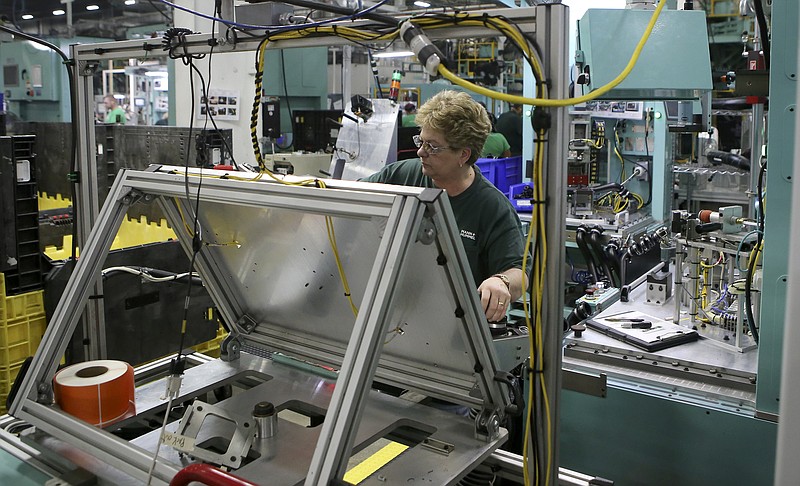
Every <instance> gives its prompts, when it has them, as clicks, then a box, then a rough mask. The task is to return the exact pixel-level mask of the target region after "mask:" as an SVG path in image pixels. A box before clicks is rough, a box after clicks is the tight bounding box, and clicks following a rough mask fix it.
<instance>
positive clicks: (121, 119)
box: [103, 94, 126, 125]
mask: <svg viewBox="0 0 800 486" xmlns="http://www.w3.org/2000/svg"><path fill="white" fill-rule="evenodd" d="M103 104H105V105H106V116H105V118H104V119H103V121H104V122H105V123H118V124H120V125H124V124H125V122H126V114H125V110H123V109H122V107H120V106H119V105H117V100H116V98H114V96H113V95H110V94H107V95H105V97H103Z"/></svg>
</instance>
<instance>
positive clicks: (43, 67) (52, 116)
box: [0, 37, 102, 122]
mask: <svg viewBox="0 0 800 486" xmlns="http://www.w3.org/2000/svg"><path fill="white" fill-rule="evenodd" d="M46 40H48V42H50V43H52V44H54V45H56V46H57V47H58V48H59V49H61V51H62V52H64V53H67V55H69V46H70V45H71V44H88V43H95V42H99V41H100V40H102V39H96V38H91V37H75V38H71V39H46ZM0 65H2V68H3V71H2V73H3V74H2V81H1V83H2V84H1V86H2V90H3V92H4V93H5V95H6V96H5V101H6V104H7V108H8V111H9V112H10V113H11V114H12V115H16V117H18V118H19V119H21V120H23V121H32V122H69V121H71V115H70V102H69V99H70V92H69V82H68V81H67V71H66V69H64V66H63V64H62V59H61V56H59V55H58V54H57V53H55V52H53V51H51V50H50V49H47V48H46V47H44V46H42V45H39V44H35V43H33V42H30V41H27V40H14V41H9V42H0Z"/></svg>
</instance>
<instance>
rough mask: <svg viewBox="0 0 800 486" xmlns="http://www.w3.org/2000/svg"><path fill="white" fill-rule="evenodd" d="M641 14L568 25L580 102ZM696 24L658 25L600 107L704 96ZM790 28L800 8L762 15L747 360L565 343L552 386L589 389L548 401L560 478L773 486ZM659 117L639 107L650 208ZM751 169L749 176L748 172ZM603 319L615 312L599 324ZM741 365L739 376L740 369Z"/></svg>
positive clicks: (664, 127)
mask: <svg viewBox="0 0 800 486" xmlns="http://www.w3.org/2000/svg"><path fill="white" fill-rule="evenodd" d="M650 15H652V12H650V11H632V10H619V11H602V10H601V11H592V10H590V11H589V12H587V14H586V15H585V16H584V18H583V19H582V20H581V22H580V25H579V35H580V40H579V46H580V47H579V49H581V50H582V52H579V53H578V57H577V59H576V60H577V62H578V65H579V68H580V70H581V72H587V71H588V73H589V77H588V78H589V79H588V80H583V79H582V81H588V84H584V85H582V86H581V89H582V90H583V92H584V93H588V92H589V91H591V90H592V89H596V88H597V87H599V86H602V85H603V84H605V83H607V82H608V81H610V80H611V79H613V78H614V77H616V75H617V74H619V72H621V70H622V69H623V68H624V65H625V64H626V63H627V60H628V59H629V55H630V53H631V51H632V50H633V47H634V46H635V44H636V42H637V41H638V40H639V38H640V36H641V32H642V31H643V30H644V26H645V24H646V23H647V21H648V20H649V18H650ZM703 16H704V13H703V12H699V11H698V12H681V11H664V12H662V18H661V19H660V20H659V22H658V23H657V25H656V29H655V30H654V32H653V36H652V37H651V39H650V40H649V41H648V43H647V45H646V46H645V48H644V50H643V52H642V56H641V58H640V60H639V63H638V64H637V65H636V67H635V68H634V70H633V72H632V73H631V76H630V77H629V78H628V79H627V80H626V81H625V82H623V83H622V84H621V85H620V86H619V87H618V88H616V89H614V90H612V91H611V92H610V93H608V94H607V95H605V96H603V98H604V99H606V100H620V99H628V100H631V99H632V100H635V99H649V100H657V99H661V100H682V99H693V100H695V99H697V98H698V97H699V95H701V94H702V91H703V90H706V89H709V88H710V87H711V79H710V76H711V74H710V73H711V70H710V67H709V62H708V51H707V50H706V46H707V45H708V43H707V39H706V32H707V31H706V24H705V21H704V17H703ZM799 18H800V6H798V3H797V2H795V1H794V0H775V1H774V2H773V3H772V12H771V19H772V22H771V29H770V37H771V39H772V49H771V57H772V60H773V63H772V76H770V123H769V132H768V136H767V139H768V140H769V144H770V145H769V150H768V156H769V170H768V171H767V176H766V188H767V194H768V196H767V197H768V198H769V199H768V200H769V201H770V203H769V205H768V206H767V218H766V228H765V236H764V241H765V243H764V245H765V246H764V257H763V274H762V284H761V285H762V287H761V295H762V303H761V312H760V319H758V321H759V322H760V335H761V338H760V342H759V347H758V351H752V352H751V354H750V355H749V356H748V354H747V353H738V356H737V355H736V354H734V353H730V354H728V355H725V354H724V353H720V356H725V359H728V358H730V360H729V363H726V364H725V365H724V366H723V365H720V363H721V361H717V362H716V364H715V365H713V366H710V365H709V364H710V363H715V362H714V361H713V360H708V361H706V358H705V357H702V358H701V357H700V356H698V355H691V354H689V352H686V353H685V354H683V351H681V350H680V348H676V349H675V350H674V351H673V352H668V351H664V352H662V353H647V352H642V351H639V350H626V351H623V352H621V353H617V354H615V348H616V343H613V342H610V343H608V342H600V341H599V340H598V341H597V342H595V343H590V342H589V340H587V339H586V334H584V338H583V340H581V339H575V338H574V337H573V336H572V335H569V336H568V339H567V347H566V349H565V359H564V366H563V368H564V373H575V372H578V373H581V374H583V375H584V377H586V376H589V377H590V382H591V383H593V384H594V385H592V386H587V385H583V386H581V387H574V386H570V387H565V390H564V392H563V393H562V395H561V399H562V401H561V408H560V410H561V420H560V435H559V442H560V457H561V465H562V466H563V467H567V468H573V469H577V470H581V471H584V472H587V473H592V474H597V475H600V476H604V477H608V478H610V479H613V480H615V481H617V482H618V484H647V485H649V486H652V485H672V484H681V485H698V486H700V485H703V486H709V485H711V486H717V485H719V486H722V485H729V484H756V485H771V484H773V478H774V467H775V456H776V433H777V429H778V424H777V418H778V417H777V413H778V407H779V404H780V386H779V385H780V380H781V374H782V373H783V374H786V373H790V374H791V373H792V372H793V371H794V370H791V369H789V370H787V369H784V370H781V358H782V354H783V351H782V346H783V332H784V320H785V317H786V310H785V309H786V301H787V294H786V290H787V281H788V279H789V275H788V273H789V272H788V271H787V255H788V253H789V251H788V245H789V244H790V243H789V241H790V234H789V225H788V224H786V221H791V219H792V209H793V208H792V200H791V191H792V189H791V188H792V184H793V182H794V181H793V180H792V176H793V156H792V154H793V153H794V151H795V142H794V140H795V136H794V133H795V126H796V116H795V111H796V103H797V91H796V90H797V79H798V75H797V73H798V70H797V68H798V62H797V59H798V45H797V42H796V40H797V36H796V32H797V28H798V19H799ZM587 66H588V68H587ZM660 105H661V104H660V103H657V102H656V103H653V104H652V107H653V109H654V115H656V114H659V115H660V116H658V117H656V116H654V117H653V120H652V125H651V128H652V129H653V135H651V136H654V135H655V134H656V133H658V134H659V137H661V140H662V142H661V145H660V146H658V147H655V148H654V150H653V151H652V152H651V153H653V154H659V155H657V156H655V157H654V159H653V160H654V163H655V162H656V160H658V159H663V160H664V161H665V163H664V165H663V166H662V167H654V168H653V175H654V177H659V176H658V175H657V174H660V177H662V178H663V180H664V184H661V183H657V184H655V185H654V202H655V200H656V199H661V197H657V196H656V195H655V194H656V193H657V192H658V191H661V193H662V195H663V196H666V197H665V198H664V200H665V201H668V200H669V199H668V197H669V195H671V194H672V190H673V189H672V187H671V185H670V184H671V183H672V181H673V177H672V167H671V160H673V159H675V158H677V157H678V148H676V144H675V143H673V142H674V141H675V140H674V138H673V137H674V133H672V131H671V130H670V129H669V128H670V124H671V120H670V119H669V115H670V114H669V113H668V112H667V110H664V108H663V107H661V106H660ZM695 108H696V107H695ZM696 111H697V110H696V109H695V112H696ZM632 135H633V136H634V137H636V134H635V133H634V134H632ZM628 136H629V137H630V136H631V135H630V134H629V135H628ZM634 153H635V152H634ZM662 154H663V157H662V156H661V155H662ZM753 167H755V168H756V169H755V170H757V167H758V165H757V164H753ZM796 204H797V203H796V202H795V207H796ZM665 209H669V208H668V207H665ZM653 211H654V215H655V214H656V213H661V211H657V210H656V208H653ZM659 219H661V218H659ZM638 298H639V297H638V296H635V297H634V300H636V299H638ZM673 298H674V297H673ZM639 300H640V302H644V301H643V300H642V299H639ZM670 302H672V301H670ZM645 305H646V304H644V303H643V304H642V306H643V308H644V309H645V310H646V311H647V312H648V313H652V314H656V313H657V312H658V310H657V309H658V306H655V305H647V306H646V307H645ZM616 310H620V308H619V307H615V308H614V309H612V311H610V312H613V311H616ZM666 313H667V314H671V312H666ZM706 342H708V341H706ZM716 347H718V348H719V346H716ZM584 351H585V352H584ZM587 357H588V359H587ZM744 362H746V366H741V363H744ZM740 366H741V368H739V367H740ZM737 369H742V370H745V371H746V373H745V374H744V375H741V376H738V377H736V376H735V373H733V371H734V370H737ZM626 370H628V371H626ZM631 370H633V371H631ZM692 374H694V377H695V378H697V379H698V381H699V382H703V381H705V380H708V379H709V378H710V379H711V380H712V381H713V380H715V379H718V380H719V382H718V385H719V386H720V387H721V388H722V387H725V386H730V384H731V383H732V384H733V385H732V386H731V390H730V391H725V392H723V393H718V394H717V393H711V392H710V388H708V389H706V390H702V391H698V392H695V391H692V390H691V389H690V388H684V384H685V383H690V382H691V381H692V380H693V379H694V378H693V377H692V376H691V375H692ZM728 374H730V375H731V377H732V378H731V377H728V376H727V375H728ZM683 379H685V381H682V380H683ZM737 380H738V381H737ZM726 381H727V384H726ZM593 392H596V393H593ZM783 419H784V417H781V422H783ZM609 444H612V445H613V446H612V447H609ZM731 458H737V459H731ZM776 484H777V483H776ZM782 484H783V483H782Z"/></svg>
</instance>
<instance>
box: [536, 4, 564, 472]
mask: <svg viewBox="0 0 800 486" xmlns="http://www.w3.org/2000/svg"><path fill="white" fill-rule="evenodd" d="M568 33H569V7H567V6H566V5H562V4H550V5H539V6H537V7H536V41H537V43H538V44H539V46H541V47H542V54H543V57H544V59H543V62H544V65H545V66H544V67H543V69H545V76H546V77H547V81H549V82H550V86H551V88H550V90H549V94H550V97H551V98H557V99H564V98H568V97H569V92H568V87H569V79H567V74H568V73H569V59H570V56H569V52H568V51H569V38H568V37H569V35H568ZM550 115H551V116H552V120H551V128H550V130H549V131H548V133H547V140H548V142H547V153H546V154H545V155H546V160H545V168H544V170H545V174H546V175H545V180H544V181H543V184H544V198H545V204H547V206H546V208H547V222H546V229H547V236H548V241H547V254H548V257H547V262H546V275H547V276H546V278H545V285H544V288H545V289H546V290H545V296H544V305H543V315H544V323H545V328H544V329H543V330H542V332H543V346H544V377H543V379H544V382H545V384H546V385H547V391H548V401H549V406H550V414H551V416H550V428H551V430H552V434H551V436H550V437H549V440H550V441H551V442H550V444H549V445H548V446H546V447H550V448H551V450H552V454H551V456H550V457H549V458H548V459H549V460H548V462H549V464H550V469H549V471H547V474H548V475H549V477H550V478H551V479H552V481H553V483H551V484H555V482H556V481H557V478H558V464H559V460H558V425H559V421H560V419H559V407H558V406H557V404H558V403H559V401H560V397H561V345H562V325H563V322H564V318H563V308H564V291H563V289H564V272H563V271H562V265H563V262H564V244H565V234H564V221H565V219H566V211H565V208H566V203H567V201H566V191H564V187H565V186H566V182H567V178H566V173H565V167H566V164H564V161H565V160H567V153H566V152H567V145H568V142H569V139H568V134H569V117H568V112H567V109H566V108H557V109H554V110H550ZM531 352H533V350H531ZM530 460H531V458H529V461H530ZM529 466H532V464H529ZM531 470H533V469H531Z"/></svg>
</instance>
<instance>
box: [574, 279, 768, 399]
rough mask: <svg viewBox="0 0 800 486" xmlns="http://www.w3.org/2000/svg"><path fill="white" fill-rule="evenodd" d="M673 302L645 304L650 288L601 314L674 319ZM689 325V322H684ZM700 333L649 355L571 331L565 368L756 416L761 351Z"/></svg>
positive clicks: (598, 334) (606, 338) (603, 337)
mask: <svg viewBox="0 0 800 486" xmlns="http://www.w3.org/2000/svg"><path fill="white" fill-rule="evenodd" d="M674 298H675V297H674V296H673V297H671V298H670V299H669V300H668V301H667V302H666V303H665V304H664V305H653V304H647V303H645V285H644V284H643V285H640V286H639V287H637V288H636V289H635V290H634V291H633V292H632V293H631V297H630V301H629V302H617V303H615V304H613V305H611V306H609V307H608V308H607V309H606V310H604V311H603V312H601V313H599V314H598V315H597V317H608V316H611V315H614V314H620V313H623V312H629V311H638V312H641V313H643V314H647V315H650V316H653V317H656V318H659V319H664V320H671V319H672V315H673V311H674V309H675V305H674V301H673V299H674ZM681 323H682V324H684V325H686V324H685V323H686V320H683V318H682V321H681ZM710 328H711V326H709V330H708V331H704V330H703V329H698V332H699V334H700V338H699V339H698V340H697V341H695V342H690V343H684V344H680V345H677V346H674V347H671V348H667V349H663V350H661V351H657V352H646V351H643V350H641V349H639V348H636V347H634V346H632V345H630V344H627V343H623V342H621V341H618V340H616V339H613V338H611V337H609V336H606V335H605V334H603V333H601V332H598V331H595V330H592V329H586V331H584V332H583V334H582V336H581V337H580V338H576V337H575V336H574V333H573V332H570V333H569V334H568V335H567V336H566V338H565V340H564V342H565V348H564V366H563V367H564V369H568V370H573V371H579V372H584V373H589V374H596V373H597V372H600V373H605V374H606V375H607V376H608V379H609V380H615V379H621V380H622V381H624V382H627V383H628V384H630V383H636V384H638V385H639V386H641V387H642V389H646V390H648V392H654V393H656V394H661V393H664V396H666V397H670V398H675V399H681V398H685V399H687V400H692V401H697V400H699V401H702V402H708V404H709V406H715V407H723V408H725V409H729V410H732V411H739V412H745V413H746V412H752V411H753V410H754V408H755V390H756V385H755V383H756V369H757V363H758V350H757V349H756V350H751V351H748V352H744V353H741V352H738V351H736V350H733V349H727V348H726V347H723V346H720V345H719V344H717V342H716V341H715V340H714V339H712V338H710V337H705V336H704V333H706V334H710V333H711V332H716V331H717V330H716V329H710Z"/></svg>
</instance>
